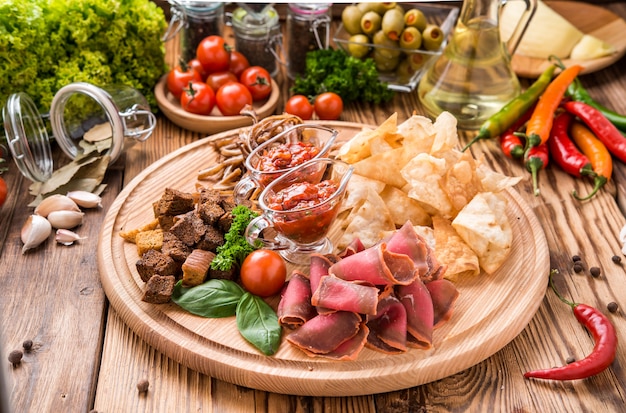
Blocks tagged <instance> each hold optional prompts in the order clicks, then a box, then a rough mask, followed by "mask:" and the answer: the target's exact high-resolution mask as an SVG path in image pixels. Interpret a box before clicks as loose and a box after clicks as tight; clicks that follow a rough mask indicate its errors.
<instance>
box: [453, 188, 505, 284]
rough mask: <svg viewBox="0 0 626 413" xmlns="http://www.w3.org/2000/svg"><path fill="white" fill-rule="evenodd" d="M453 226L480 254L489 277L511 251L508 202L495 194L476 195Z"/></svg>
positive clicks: (482, 264)
mask: <svg viewBox="0 0 626 413" xmlns="http://www.w3.org/2000/svg"><path fill="white" fill-rule="evenodd" d="M452 226H453V227H454V229H455V230H456V232H457V233H458V234H459V236H460V237H461V238H462V239H463V240H464V241H465V243H466V244H467V245H469V246H470V248H471V249H472V250H473V251H474V252H475V253H476V255H478V261H479V262H480V266H481V267H482V269H483V270H485V272H487V273H488V274H492V273H493V272H494V271H495V270H497V269H498V268H499V267H500V265H501V264H502V262H504V260H505V259H506V257H507V256H508V255H509V252H510V251H511V245H512V243H513V234H512V230H511V225H510V223H509V220H508V218H507V216H506V200H505V199H504V198H503V197H501V196H499V195H497V194H494V193H492V192H483V193H480V194H477V195H476V196H475V197H474V198H473V199H472V200H471V201H470V203H469V204H467V205H466V206H465V208H463V209H462V210H461V212H459V214H458V215H457V216H456V218H454V220H453V221H452Z"/></svg>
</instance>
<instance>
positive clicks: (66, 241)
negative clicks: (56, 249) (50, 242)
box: [54, 228, 87, 245]
mask: <svg viewBox="0 0 626 413" xmlns="http://www.w3.org/2000/svg"><path fill="white" fill-rule="evenodd" d="M81 239H87V237H81V236H80V235H78V234H77V233H75V232H73V231H70V230H69V229H63V228H60V229H57V232H56V235H55V237H54V240H55V241H56V242H58V243H59V244H63V245H72V244H73V243H74V242H76V241H80V240H81Z"/></svg>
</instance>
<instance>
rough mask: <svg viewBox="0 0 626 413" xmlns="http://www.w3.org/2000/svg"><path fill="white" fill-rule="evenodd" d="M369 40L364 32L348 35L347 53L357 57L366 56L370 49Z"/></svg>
mask: <svg viewBox="0 0 626 413" xmlns="http://www.w3.org/2000/svg"><path fill="white" fill-rule="evenodd" d="M369 40H370V39H369V37H367V36H366V35H364V34H355V35H354V36H350V40H349V43H348V53H350V55H352V56H354V57H356V58H359V59H361V58H363V57H365V56H367V54H368V53H369V51H370V47H369V46H368V43H369Z"/></svg>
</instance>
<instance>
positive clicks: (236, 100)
mask: <svg viewBox="0 0 626 413" xmlns="http://www.w3.org/2000/svg"><path fill="white" fill-rule="evenodd" d="M215 98H216V99H217V107H218V108H219V110H220V112H222V115H224V116H234V115H239V112H241V109H243V108H244V107H245V106H246V105H252V95H251V94H250V91H249V90H248V88H247V87H245V86H244V85H242V84H241V83H238V82H228V83H226V84H225V85H222V87H220V88H219V89H218V90H217V93H216V94H215Z"/></svg>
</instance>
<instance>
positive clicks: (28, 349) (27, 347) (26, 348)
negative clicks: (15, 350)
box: [22, 340, 33, 351]
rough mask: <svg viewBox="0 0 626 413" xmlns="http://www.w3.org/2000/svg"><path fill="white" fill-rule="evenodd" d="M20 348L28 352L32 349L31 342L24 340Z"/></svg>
mask: <svg viewBox="0 0 626 413" xmlns="http://www.w3.org/2000/svg"><path fill="white" fill-rule="evenodd" d="M22 347H24V350H26V351H30V350H31V349H32V348H33V340H24V342H23V343H22Z"/></svg>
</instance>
